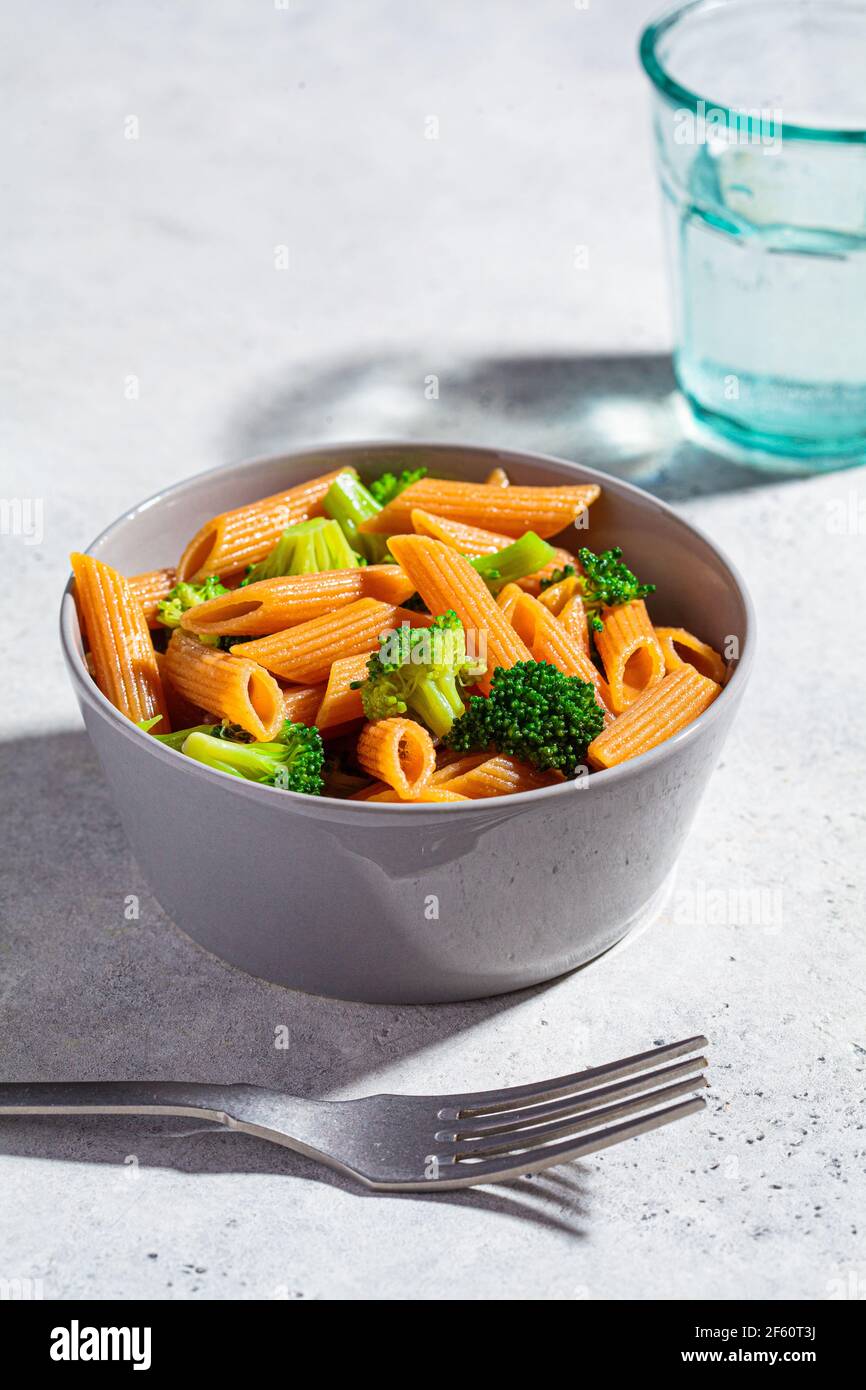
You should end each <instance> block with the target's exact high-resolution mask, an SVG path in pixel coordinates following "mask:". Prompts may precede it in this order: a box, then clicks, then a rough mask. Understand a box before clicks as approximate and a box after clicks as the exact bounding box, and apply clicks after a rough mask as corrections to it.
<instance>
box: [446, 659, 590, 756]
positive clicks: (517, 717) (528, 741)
mask: <svg viewBox="0 0 866 1390" xmlns="http://www.w3.org/2000/svg"><path fill="white" fill-rule="evenodd" d="M603 728H604V715H603V713H602V711H601V708H600V706H599V704H598V702H597V700H596V697H595V689H594V687H593V685H592V684H591V682H589V681H582V680H578V678H577V676H566V675H563V673H562V671H560V670H558V669H557V668H556V667H555V666H552V665H551V664H550V662H549V661H518V663H517V665H516V666H511V667H507V668H506V667H501V666H500V667H498V668H497V669H496V670H495V671H494V672H493V680H492V682H491V688H490V695H489V696H487V697H485V696H483V695H474V696H473V697H472V699H471V700H470V701H469V708H468V709H467V711H466V713H465V714H464V715H463V717H462V719H457V720H456V721H455V723H454V725H453V727H452V729H451V732H450V734H449V735H448V737H447V738H446V740H445V741H446V743H447V744H448V746H449V747H450V748H453V749H454V750H455V751H456V752H458V753H480V752H486V751H487V750H488V749H492V750H494V751H496V752H497V753H507V754H509V755H510V756H511V757H514V758H519V759H520V760H521V762H525V763H531V764H532V766H533V767H537V768H538V769H539V770H540V771H542V772H545V771H547V770H548V769H549V768H558V769H559V771H560V772H563V773H565V775H566V777H573V776H574V775H575V773H576V771H577V768H578V766H579V765H580V764H581V763H582V762H583V759H584V757H585V755H586V750H587V747H588V746H589V744H590V743H591V742H592V740H593V739H594V738H595V737H596V736H597V735H598V734H600V733H601V731H602V729H603Z"/></svg>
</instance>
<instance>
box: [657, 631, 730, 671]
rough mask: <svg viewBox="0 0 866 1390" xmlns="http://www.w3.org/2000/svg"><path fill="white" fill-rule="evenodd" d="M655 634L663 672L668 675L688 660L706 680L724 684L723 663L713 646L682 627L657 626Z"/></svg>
mask: <svg viewBox="0 0 866 1390" xmlns="http://www.w3.org/2000/svg"><path fill="white" fill-rule="evenodd" d="M655 634H656V637H657V638H658V641H659V646H660V647H661V649H662V656H663V657H664V662H665V672H666V673H667V674H668V675H670V673H671V671H676V670H678V669H679V667H680V666H682V665H684V664H685V663H686V662H688V664H689V665H690V666H694V668H695V670H696V671H700V673H701V675H702V676H706V677H707V679H708V680H711V681H715V682H716V683H717V684H718V685H724V683H725V674H726V673H725V663H724V661H723V660H722V658H721V657H720V655H719V653H718V652H717V651H716V650H715V648H714V647H711V646H710V645H709V644H708V643H707V642H702V641H701V639H700V638H699V637H695V636H694V635H693V634H692V633H691V632H686V630H685V628H684V627H657V628H656V629H655Z"/></svg>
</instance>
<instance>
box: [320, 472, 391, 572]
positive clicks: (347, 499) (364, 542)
mask: <svg viewBox="0 0 866 1390" xmlns="http://www.w3.org/2000/svg"><path fill="white" fill-rule="evenodd" d="M322 510H323V511H324V513H325V515H326V516H329V517H331V518H332V520H334V521H336V522H338V523H339V525H340V527H341V529H342V532H343V535H344V536H345V537H346V540H347V541H348V542H349V545H350V546H351V547H352V549H353V550H358V551H360V552H361V554H362V555H363V556H364V557H365V558H366V559H367V560H369V561H370V562H371V563H372V564H378V563H379V562H380V561H381V560H382V559H383V558H385V556H386V554H387V543H388V538H387V536H372V535H369V536H368V535H367V534H366V532H364V531H361V530H359V527H360V525H361V522H362V521H369V519H370V517H373V516H375V515H376V513H377V512H380V511H381V510H382V508H381V506H380V505H379V503H378V502H377V501H376V499H375V497H374V496H373V494H372V493H371V492H370V491H369V490H368V489H367V488H365V486H364V484H363V483H362V482H361V480H360V478H356V477H355V475H354V473H341V474H340V476H339V477H338V478H335V479H334V481H333V482H332V483H331V486H330V487H329V488H328V491H327V492H326V493H325V500H324V501H323V503H322ZM388 558H390V557H388Z"/></svg>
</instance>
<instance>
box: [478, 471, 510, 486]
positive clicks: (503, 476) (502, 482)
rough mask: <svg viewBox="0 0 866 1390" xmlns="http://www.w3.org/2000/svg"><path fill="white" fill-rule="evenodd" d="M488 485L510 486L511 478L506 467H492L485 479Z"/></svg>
mask: <svg viewBox="0 0 866 1390" xmlns="http://www.w3.org/2000/svg"><path fill="white" fill-rule="evenodd" d="M484 481H485V483H486V484H487V486H488V487H510V486H511V479H510V478H509V476H508V474H507V473H506V471H505V469H504V468H491V470H490V472H489V473H488V474H487V477H486V478H485V479H484Z"/></svg>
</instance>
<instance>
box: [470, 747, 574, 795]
mask: <svg viewBox="0 0 866 1390" xmlns="http://www.w3.org/2000/svg"><path fill="white" fill-rule="evenodd" d="M562 780H563V777H562V773H560V772H539V771H538V770H537V769H536V768H533V767H528V766H527V765H526V763H521V762H519V761H518V760H517V758H511V757H507V756H506V755H505V754H504V753H503V754H499V755H497V756H496V757H495V758H487V759H486V760H485V761H484V762H482V763H480V764H479V765H478V766H477V767H474V768H471V769H470V770H469V771H468V772H465V773H463V775H462V776H459V777H454V778H451V779H450V780H449V781H448V782H447V783H446V784H445V785H446V786H447V788H448V791H450V792H461V793H462V795H463V796H467V797H469V799H470V801H478V800H482V799H483V798H485V797H488V796H512V795H513V794H514V793H515V792H534V791H537V790H538V788H539V787H550V786H552V785H553V783H554V782H561V781H562Z"/></svg>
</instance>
